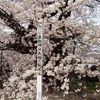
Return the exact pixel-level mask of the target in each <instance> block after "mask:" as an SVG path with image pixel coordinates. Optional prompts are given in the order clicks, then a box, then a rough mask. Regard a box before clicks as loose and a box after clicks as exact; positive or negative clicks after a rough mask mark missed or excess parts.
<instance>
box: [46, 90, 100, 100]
mask: <svg viewBox="0 0 100 100" xmlns="http://www.w3.org/2000/svg"><path fill="white" fill-rule="evenodd" d="M45 95H46V96H48V100H100V93H97V94H96V95H95V93H94V92H89V93H87V96H86V97H83V95H84V94H82V93H72V92H71V93H70V94H68V95H67V96H66V97H63V96H62V95H63V94H62V93H61V92H59V93H47V94H45Z"/></svg>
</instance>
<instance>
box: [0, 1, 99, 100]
mask: <svg viewBox="0 0 100 100" xmlns="http://www.w3.org/2000/svg"><path fill="white" fill-rule="evenodd" d="M84 6H88V7H90V8H91V6H90V5H89V1H88V0H1V1H0V19H1V20H0V23H1V27H3V28H1V33H0V35H1V36H2V37H1V36H0V46H1V48H3V49H4V50H5V52H4V56H5V57H7V56H9V58H8V59H9V60H10V62H9V63H10V64H11V65H12V68H13V72H12V73H10V74H11V75H10V76H11V77H10V78H9V79H8V81H5V82H4V87H5V89H4V94H5V95H7V96H8V97H9V99H11V98H12V99H13V100H25V99H26V98H27V100H30V99H33V98H34V96H35V92H36V88H35V83H36V74H37V73H38V70H37V68H36V60H37V59H36V56H37V54H36V53H37V51H36V48H37V27H38V25H39V24H42V25H43V38H44V39H43V86H44V88H45V91H48V87H52V88H53V89H54V90H56V91H59V90H61V89H62V90H64V95H65V94H68V90H69V83H70V80H71V77H73V76H75V77H77V78H79V79H83V80H85V81H99V78H98V76H99V75H100V74H99V71H98V70H94V69H96V67H97V66H99V65H97V66H94V67H93V65H88V64H87V63H86V62H85V61H84V55H85V54H86V52H88V51H89V50H90V45H89V43H93V41H89V40H91V38H92V35H91V34H90V30H91V27H90V23H89V24H88V25H84V24H82V25H81V24H79V23H78V22H79V21H78V19H80V18H84V16H85V13H84V12H85V11H84ZM80 9H81V10H82V11H84V12H83V13H82V12H81V11H80ZM83 21H84V20H83ZM4 27H5V28H8V30H11V32H9V34H7V33H6V32H5V31H4ZM91 31H93V30H91ZM95 40H96V39H95ZM95 40H94V41H95ZM96 43H97V42H96ZM10 58H11V59H10ZM9 60H8V61H9ZM89 61H90V62H92V61H93V59H92V61H91V59H89ZM97 62H98V60H97ZM92 68H94V69H93V70H92ZM10 86H11V88H10ZM16 87H17V88H16ZM28 89H29V91H28ZM12 91H13V92H12ZM19 91H22V92H21V93H20V92H19ZM33 94H34V95H33ZM22 95H23V96H22ZM7 100H8V99H7Z"/></svg>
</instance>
